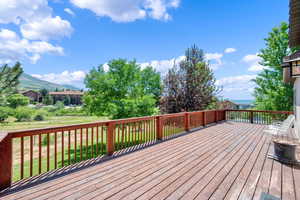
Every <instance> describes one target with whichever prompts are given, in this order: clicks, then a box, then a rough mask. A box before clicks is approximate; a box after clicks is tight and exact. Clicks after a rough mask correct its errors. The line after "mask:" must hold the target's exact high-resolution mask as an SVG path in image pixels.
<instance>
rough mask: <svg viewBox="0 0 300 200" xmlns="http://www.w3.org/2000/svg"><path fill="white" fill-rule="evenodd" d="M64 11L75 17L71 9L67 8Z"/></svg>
mask: <svg viewBox="0 0 300 200" xmlns="http://www.w3.org/2000/svg"><path fill="white" fill-rule="evenodd" d="M64 11H65V12H66V13H68V14H69V15H72V16H75V13H74V12H73V11H72V10H71V9H70V8H65V9H64Z"/></svg>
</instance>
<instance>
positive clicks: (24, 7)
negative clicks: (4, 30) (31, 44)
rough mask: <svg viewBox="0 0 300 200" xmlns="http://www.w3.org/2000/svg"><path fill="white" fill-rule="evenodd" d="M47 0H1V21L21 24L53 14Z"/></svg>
mask: <svg viewBox="0 0 300 200" xmlns="http://www.w3.org/2000/svg"><path fill="white" fill-rule="evenodd" d="M51 12H52V9H51V8H50V7H49V6H48V1H47V0H1V1H0V23H2V24H8V23H15V24H20V23H22V22H24V21H25V22H29V21H33V20H34V21H36V20H40V19H44V18H46V17H49V16H51Z"/></svg>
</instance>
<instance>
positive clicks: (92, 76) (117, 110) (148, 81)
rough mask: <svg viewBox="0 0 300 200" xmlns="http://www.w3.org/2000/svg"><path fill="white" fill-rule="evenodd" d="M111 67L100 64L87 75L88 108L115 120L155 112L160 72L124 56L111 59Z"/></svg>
mask: <svg viewBox="0 0 300 200" xmlns="http://www.w3.org/2000/svg"><path fill="white" fill-rule="evenodd" d="M108 66H109V69H108V71H105V70H104V67H103V65H100V66H99V67H98V68H94V69H92V70H91V71H90V73H89V74H88V75H87V76H86V79H85V85H86V88H88V89H89V90H88V92H86V93H85V95H84V104H85V108H86V109H87V110H88V111H89V112H90V113H92V114H96V115H98V116H100V115H107V116H111V117H112V118H114V119H116V118H126V117H137V116H145V115H152V114H154V113H155V111H156V109H155V108H156V105H155V104H156V102H157V100H158V98H159V96H160V91H161V83H160V75H159V73H157V72H156V71H155V70H154V69H153V68H152V67H146V68H145V69H141V67H140V66H139V65H138V64H137V63H136V62H135V61H127V60H124V59H117V60H111V61H110V62H109V63H108Z"/></svg>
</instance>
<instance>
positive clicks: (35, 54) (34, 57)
mask: <svg viewBox="0 0 300 200" xmlns="http://www.w3.org/2000/svg"><path fill="white" fill-rule="evenodd" d="M45 53H51V54H58V55H63V48H62V47H60V46H54V45H52V44H50V43H48V42H45V41H29V40H27V39H21V38H20V37H19V36H18V35H17V34H16V33H15V32H13V31H11V30H8V29H1V30H0V63H10V62H15V61H19V60H25V59H29V60H30V61H31V62H32V63H36V62H37V61H38V60H39V59H40V57H41V55H42V54H45Z"/></svg>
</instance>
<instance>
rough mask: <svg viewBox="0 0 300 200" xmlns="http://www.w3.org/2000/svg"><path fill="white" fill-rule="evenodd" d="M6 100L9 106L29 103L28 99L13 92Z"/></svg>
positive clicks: (14, 106) (13, 106)
mask: <svg viewBox="0 0 300 200" xmlns="http://www.w3.org/2000/svg"><path fill="white" fill-rule="evenodd" d="M7 102H8V104H9V106H10V107H12V108H17V107H18V106H27V105H28V104H29V103H30V99H29V98H28V97H25V96H23V95H22V94H13V95H10V96H8V98H7Z"/></svg>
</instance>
